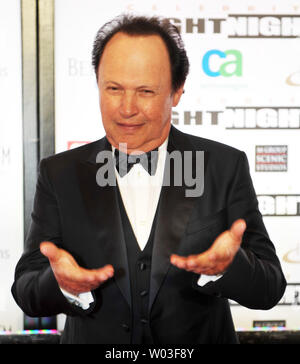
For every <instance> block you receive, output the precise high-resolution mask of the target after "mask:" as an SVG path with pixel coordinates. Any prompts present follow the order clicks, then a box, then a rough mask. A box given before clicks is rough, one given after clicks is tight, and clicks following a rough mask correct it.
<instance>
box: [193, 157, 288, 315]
mask: <svg viewBox="0 0 300 364" xmlns="http://www.w3.org/2000/svg"><path fill="white" fill-rule="evenodd" d="M227 211H228V215H227V220H228V226H231V224H232V223H233V222H234V221H235V220H237V219H240V218H242V219H244V220H245V221H246V224H247V228H246V231H245V233H244V236H243V241H242V244H241V247H240V249H239V251H238V252H237V254H236V256H235V258H234V260H233V262H232V263H231V265H230V267H229V268H228V270H227V271H226V273H225V274H224V275H223V276H222V278H220V279H219V280H217V281H215V282H210V283H207V284H206V285H205V286H203V288H198V289H200V290H201V291H202V292H203V293H207V294H212V295H216V296H220V297H225V298H228V299H232V300H234V301H236V302H238V303H239V304H241V305H243V306H245V307H248V308H252V309H270V308H272V307H273V306H275V305H276V304H277V303H278V302H279V300H280V299H281V297H282V296H283V294H284V291H285V288H286V280H285V277H284V274H283V272H282V269H281V265H280V262H279V259H278V257H277V256H276V251H275V247H274V245H273V243H272V242H271V241H270V238H269V235H268V233H267V231H266V228H265V226H264V223H263V219H262V216H261V213H260V212H259V208H258V201H257V198H256V193H255V191H254V188H253V184H252V180H251V177H250V173H249V165H248V160H247V157H246V155H245V153H244V152H241V154H240V156H239V159H238V162H237V165H236V168H235V176H234V177H233V178H232V182H231V184H230V186H229V192H228V200H227Z"/></svg>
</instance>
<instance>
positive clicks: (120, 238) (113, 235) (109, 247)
mask: <svg viewBox="0 0 300 364" xmlns="http://www.w3.org/2000/svg"><path fill="white" fill-rule="evenodd" d="M102 141H103V140H102ZM102 150H110V145H109V144H108V142H107V141H103V142H102V143H101V145H100V147H99V149H98V150H97V151H94V152H93V153H92V154H91V156H90V158H89V159H88V160H86V161H82V162H81V163H79V165H78V177H79V183H80V189H81V193H82V197H83V201H84V205H85V208H86V210H87V214H88V216H89V218H90V220H91V221H92V223H93V224H95V227H96V229H101V230H99V236H100V237H101V242H99V244H101V246H103V249H102V250H101V255H102V257H103V260H104V261H105V262H106V264H111V265H112V266H113V267H114V270H115V275H114V280H115V282H116V284H117V285H118V287H119V288H120V290H121V292H122V294H123V296H124V297H125V299H126V301H127V302H128V305H129V306H131V295H130V281H129V268H128V261H127V251H126V245H125V240H124V234H123V228H122V222H121V216H120V209H119V204H118V199H117V187H116V183H115V185H114V186H104V187H100V186H99V185H98V184H97V182H96V174H97V172H98V170H99V168H100V167H101V166H103V164H101V163H100V164H99V163H96V162H95V161H96V155H97V153H99V152H100V151H102ZM114 182H116V180H115V179H114Z"/></svg>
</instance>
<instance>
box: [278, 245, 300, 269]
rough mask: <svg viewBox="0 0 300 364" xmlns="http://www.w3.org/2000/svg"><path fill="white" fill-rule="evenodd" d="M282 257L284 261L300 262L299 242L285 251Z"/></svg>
mask: <svg viewBox="0 0 300 364" xmlns="http://www.w3.org/2000/svg"><path fill="white" fill-rule="evenodd" d="M282 259H283V261H284V262H286V263H292V264H300V243H298V244H297V246H296V247H295V248H293V249H291V250H289V251H288V252H286V253H285V254H284V256H283V258H282Z"/></svg>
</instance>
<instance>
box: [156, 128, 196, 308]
mask: <svg viewBox="0 0 300 364" xmlns="http://www.w3.org/2000/svg"><path fill="white" fill-rule="evenodd" d="M174 151H179V152H180V153H183V152H184V151H195V148H194V146H193V145H192V144H191V143H190V142H189V140H188V138H187V137H186V136H184V134H182V133H180V132H179V131H177V130H176V129H175V128H172V129H171V133H170V136H169V143H168V152H169V153H172V152H174ZM181 155H182V157H183V154H181ZM193 165H195V164H193ZM168 167H170V168H168ZM168 173H170V176H171V178H170V182H171V183H170V186H168V185H165V184H166V181H167V178H168ZM164 176H165V180H164V181H165V182H164V186H163V187H162V191H161V195H160V202H159V206H158V212H157V214H158V215H157V226H156V231H155V236H154V246H153V253H152V268H151V281H150V298H149V312H150V310H151V307H152V305H153V302H154V300H155V298H156V296H157V293H158V291H159V289H160V287H161V285H162V283H163V281H164V278H165V276H166V274H167V272H168V270H169V268H170V265H171V263H170V255H171V254H173V253H176V252H177V250H178V247H179V244H180V241H181V239H182V237H183V235H184V232H185V228H186V225H187V223H188V220H189V217H190V215H191V212H192V209H193V207H194V204H195V201H196V199H197V197H186V189H187V186H185V184H184V183H183V184H182V185H181V186H175V185H174V178H173V177H174V168H173V164H172V163H171V164H170V163H168V156H167V160H166V167H165V174H164ZM182 181H183V182H184V178H183V170H182Z"/></svg>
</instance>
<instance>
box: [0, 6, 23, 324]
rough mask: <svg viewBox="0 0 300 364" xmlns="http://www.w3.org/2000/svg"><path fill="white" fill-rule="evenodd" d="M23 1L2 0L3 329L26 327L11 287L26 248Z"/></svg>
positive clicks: (0, 184) (0, 197) (0, 321)
mask: <svg viewBox="0 0 300 364" xmlns="http://www.w3.org/2000/svg"><path fill="white" fill-rule="evenodd" d="M21 62H22V55H21V15H20V1H18V0H10V1H5V0H0V236H1V239H0V331H4V330H9V331H17V330H21V329H23V314H22V312H21V310H20V309H19V308H18V307H17V305H16V303H15V302H14V300H13V298H12V296H11V293H10V289H11V285H12V283H13V277H14V269H15V266H16V263H17V261H18V259H19V258H20V256H21V254H22V251H23V244H24V240H23V154H22V153H23V152H22V151H23V142H22V74H21V72H22V71H21V67H22V64H21Z"/></svg>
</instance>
